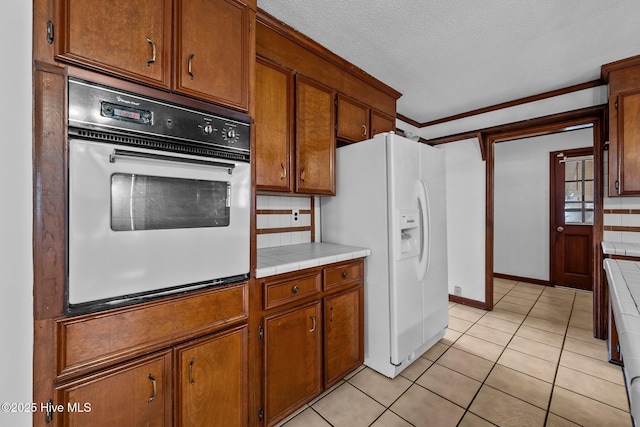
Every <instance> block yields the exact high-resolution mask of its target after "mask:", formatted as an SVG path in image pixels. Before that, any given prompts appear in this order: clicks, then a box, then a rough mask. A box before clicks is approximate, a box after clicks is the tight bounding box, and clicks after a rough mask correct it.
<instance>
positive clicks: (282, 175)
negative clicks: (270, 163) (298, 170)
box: [280, 163, 287, 179]
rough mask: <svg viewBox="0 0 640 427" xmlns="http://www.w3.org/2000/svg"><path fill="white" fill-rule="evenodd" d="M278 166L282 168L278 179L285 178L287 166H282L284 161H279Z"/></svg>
mask: <svg viewBox="0 0 640 427" xmlns="http://www.w3.org/2000/svg"><path fill="white" fill-rule="evenodd" d="M280 167H281V168H282V173H281V174H280V179H285V178H286V177H287V168H285V167H284V163H280Z"/></svg>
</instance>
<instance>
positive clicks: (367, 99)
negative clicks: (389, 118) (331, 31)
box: [256, 11, 402, 116]
mask: <svg viewBox="0 0 640 427" xmlns="http://www.w3.org/2000/svg"><path fill="white" fill-rule="evenodd" d="M256 51H257V54H258V55H260V56H262V57H265V58H269V59H270V60H272V61H275V62H277V63H278V64H283V65H285V66H286V67H288V68H291V69H292V70H296V72H298V73H300V74H304V75H305V76H308V77H310V78H312V79H314V80H316V81H318V82H320V83H322V84H324V85H327V86H330V87H332V88H334V89H336V90H337V91H338V92H340V93H343V94H345V95H347V96H350V97H352V98H354V99H358V100H359V101H360V102H363V103H365V104H366V105H369V106H371V107H373V108H375V109H376V110H378V111H382V112H384V113H386V114H391V115H394V116H395V114H396V99H398V98H400V96H402V94H401V93H399V92H398V91H396V90H394V89H392V88H391V87H389V86H387V85H385V84H384V83H382V82H381V81H379V80H377V79H375V78H373V77H372V76H371V75H370V74H367V73H366V72H364V71H363V70H360V69H358V68H357V67H356V66H354V65H353V64H351V63H349V62H347V61H345V60H344V59H343V58H340V57H338V56H337V55H335V54H334V53H332V52H330V51H328V50H327V49H326V48H324V47H323V46H321V45H319V44H318V43H316V42H314V41H313V40H311V39H309V38H307V37H305V36H304V35H303V34H301V33H299V32H298V31H295V30H294V29H292V28H291V27H289V26H287V25H286V24H283V23H282V22H280V21H278V20H277V19H275V18H273V17H272V16H270V15H268V14H267V13H265V12H264V11H259V12H258V16H257V27H256Z"/></svg>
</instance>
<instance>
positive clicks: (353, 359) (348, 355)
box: [324, 286, 364, 387]
mask: <svg viewBox="0 0 640 427" xmlns="http://www.w3.org/2000/svg"><path fill="white" fill-rule="evenodd" d="M324 325H325V329H324V331H325V332H324V333H325V335H324V353H325V356H324V357H325V359H324V372H325V387H330V386H331V385H333V384H334V383H336V382H337V381H339V380H341V379H342V378H343V377H344V376H345V375H347V374H348V373H349V372H351V371H352V370H354V369H355V368H357V367H358V366H360V365H361V364H362V362H363V361H364V287H363V286H358V287H357V288H352V289H349V290H347V291H344V292H340V293H338V294H334V295H331V296H328V297H325V299H324Z"/></svg>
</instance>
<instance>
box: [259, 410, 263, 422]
mask: <svg viewBox="0 0 640 427" xmlns="http://www.w3.org/2000/svg"><path fill="white" fill-rule="evenodd" d="M258 420H259V421H262V420H264V409H262V408H260V410H258Z"/></svg>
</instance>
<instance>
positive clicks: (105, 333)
mask: <svg viewBox="0 0 640 427" xmlns="http://www.w3.org/2000/svg"><path fill="white" fill-rule="evenodd" d="M247 317H248V295H247V285H246V283H244V284H239V285H234V286H230V287H225V288H221V289H214V290H209V291H203V292H197V293H192V294H189V295H186V296H183V297H178V298H175V299H169V300H161V301H155V302H150V303H145V304H141V305H136V306H132V307H126V308H122V309H118V310H112V311H107V312H103V313H93V314H88V315H84V316H78V317H73V318H67V319H61V320H59V321H58V325H57V326H58V340H59V343H58V353H59V354H58V374H59V377H64V376H68V375H75V374H77V373H79V372H83V371H88V370H95V369H97V368H99V367H103V366H106V365H112V364H114V363H116V362H118V361H120V360H124V359H126V358H130V357H134V356H136V355H140V354H144V353H147V352H149V351H152V350H158V349H161V348H163V347H166V346H170V345H173V344H174V343H175V342H176V341H177V340H180V339H188V338H191V337H194V336H197V335H199V334H203V333H207V332H211V331H213V330H215V329H216V328H220V327H221V326H223V325H226V324H229V323H233V322H240V321H243V320H246V319H247Z"/></svg>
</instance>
